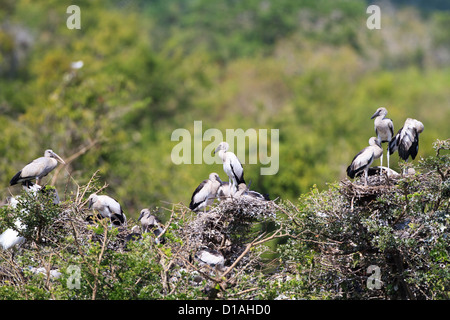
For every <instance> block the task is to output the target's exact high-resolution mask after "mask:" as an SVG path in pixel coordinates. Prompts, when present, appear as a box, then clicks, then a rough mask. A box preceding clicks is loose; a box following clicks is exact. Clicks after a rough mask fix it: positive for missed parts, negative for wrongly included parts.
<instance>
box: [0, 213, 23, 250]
mask: <svg viewBox="0 0 450 320" xmlns="http://www.w3.org/2000/svg"><path fill="white" fill-rule="evenodd" d="M14 224H15V226H16V228H17V229H18V230H22V229H23V228H24V225H23V224H22V222H20V221H19V220H16V221H15V222H14ZM24 242H25V238H24V237H21V236H19V232H17V231H16V230H14V229H6V230H5V231H4V232H3V233H2V234H0V245H1V246H2V247H3V249H4V250H7V249H9V248H12V247H14V246H15V245H20V244H22V243H24Z"/></svg>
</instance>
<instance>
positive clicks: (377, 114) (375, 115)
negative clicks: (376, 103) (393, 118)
mask: <svg viewBox="0 0 450 320" xmlns="http://www.w3.org/2000/svg"><path fill="white" fill-rule="evenodd" d="M379 114H380V111H377V112H375V113H374V114H373V116H372V117H370V119H373V118H375V117H378V116H379Z"/></svg>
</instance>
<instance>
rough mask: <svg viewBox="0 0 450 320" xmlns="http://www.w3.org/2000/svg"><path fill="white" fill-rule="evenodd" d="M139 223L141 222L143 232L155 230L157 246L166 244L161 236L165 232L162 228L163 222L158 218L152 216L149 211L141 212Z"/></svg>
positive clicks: (143, 210)
mask: <svg viewBox="0 0 450 320" xmlns="http://www.w3.org/2000/svg"><path fill="white" fill-rule="evenodd" d="M138 221H140V222H141V227H142V232H149V231H151V230H153V234H154V235H155V236H156V240H155V242H156V243H157V244H159V243H164V238H162V239H160V235H161V234H162V233H163V231H164V230H163V228H162V227H161V222H160V221H159V219H158V218H157V217H155V216H154V215H152V214H151V212H150V210H149V209H142V210H141V213H140V215H139V218H138Z"/></svg>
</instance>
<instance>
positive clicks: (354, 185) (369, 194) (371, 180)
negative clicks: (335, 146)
mask: <svg viewBox="0 0 450 320" xmlns="http://www.w3.org/2000/svg"><path fill="white" fill-rule="evenodd" d="M398 180H399V177H397V176H395V177H388V176H387V175H386V174H385V175H371V176H369V177H368V179H367V185H365V184H364V179H360V180H356V181H355V182H351V181H350V180H348V179H345V180H341V182H340V188H339V191H340V193H341V194H342V195H344V196H345V197H346V198H348V199H349V200H351V201H353V200H354V199H355V198H356V199H358V200H361V201H366V202H368V201H372V200H374V199H376V198H377V197H378V196H380V195H382V194H386V193H390V192H393V191H395V189H396V188H397V181H398Z"/></svg>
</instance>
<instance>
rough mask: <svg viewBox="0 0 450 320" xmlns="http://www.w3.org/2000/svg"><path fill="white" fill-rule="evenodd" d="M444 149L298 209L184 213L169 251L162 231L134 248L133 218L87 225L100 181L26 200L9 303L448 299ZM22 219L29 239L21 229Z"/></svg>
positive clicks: (449, 204) (5, 271) (447, 146)
mask: <svg viewBox="0 0 450 320" xmlns="http://www.w3.org/2000/svg"><path fill="white" fill-rule="evenodd" d="M435 149H436V155H435V156H431V157H429V158H427V159H425V160H423V161H421V162H420V163H419V165H418V166H417V167H415V169H416V172H417V173H416V174H414V175H409V176H405V177H401V178H396V179H387V178H386V177H383V176H379V175H377V176H373V177H371V181H370V183H369V186H364V185H363V183H361V182H359V181H358V182H357V183H351V182H349V181H348V180H346V181H342V183H340V184H335V185H332V186H330V187H329V188H328V189H327V190H325V191H319V190H317V189H313V190H312V191H311V192H310V193H308V194H305V195H303V196H302V197H301V198H300V199H299V201H298V202H296V203H295V204H294V203H292V202H289V201H279V202H278V203H276V202H272V201H264V202H247V201H244V200H242V199H241V200H233V201H224V202H221V203H220V204H217V205H215V206H214V207H213V208H212V209H211V211H210V212H209V213H205V214H204V213H200V214H192V213H191V212H190V211H189V209H188V208H186V207H184V206H175V207H173V208H171V209H170V210H168V211H169V212H170V219H169V221H168V222H167V223H166V225H165V227H164V233H163V234H162V235H158V239H160V241H156V235H155V234H153V233H152V232H149V233H143V234H142V236H141V237H140V238H134V240H129V235H130V234H132V232H135V230H134V231H132V227H133V226H134V225H136V223H137V222H136V221H134V220H132V219H130V220H129V221H128V225H127V226H122V227H119V228H116V227H113V228H111V227H110V225H109V224H110V223H109V221H108V220H107V219H103V220H99V221H95V220H94V221H93V222H87V221H86V218H87V217H88V216H89V215H90V211H89V210H87V208H86V206H85V202H86V198H87V194H89V193H90V192H93V191H96V190H98V189H99V188H101V186H99V185H98V181H96V179H95V177H94V178H93V179H92V180H91V181H90V183H89V184H88V185H86V186H82V187H80V188H79V190H78V191H79V192H77V195H76V196H74V198H72V199H71V200H70V201H66V202H63V203H61V204H54V203H53V199H54V198H53V195H52V193H51V192H46V193H37V194H33V193H25V192H24V194H23V195H22V197H21V198H18V199H17V200H18V203H17V205H16V207H14V206H4V207H2V209H1V211H0V217H1V218H2V220H1V224H0V227H2V228H6V227H9V228H15V229H16V230H17V231H19V232H20V234H21V235H22V236H23V237H24V238H25V243H24V244H22V245H21V246H19V247H17V248H13V249H9V250H4V251H0V283H1V286H0V296H1V297H2V298H3V299H50V298H51V299H246V300H248V299H449V298H450V274H449V272H450V252H449V248H450V238H449V237H448V229H449V226H450V183H449V182H450V140H446V141H437V142H436V144H435ZM18 218H19V219H21V221H22V223H23V224H24V225H26V226H27V227H26V228H25V229H18V228H17V227H14V222H15V221H16V219H18ZM135 237H136V235H135ZM162 239H164V241H162ZM280 239H281V240H282V243H280V244H278V246H276V247H275V248H274V247H273V246H272V245H271V242H273V241H274V240H280ZM204 247H208V248H209V249H213V250H220V252H221V253H222V254H223V256H224V258H225V262H224V264H223V265H222V264H220V265H217V266H214V267H212V266H209V265H207V264H205V263H202V261H201V260H200V259H199V256H198V252H199V251H200V250H202V249H203V248H204ZM274 250H275V251H276V255H275V258H274V256H273V253H275V252H273V251H274ZM55 273H56V274H55Z"/></svg>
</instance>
